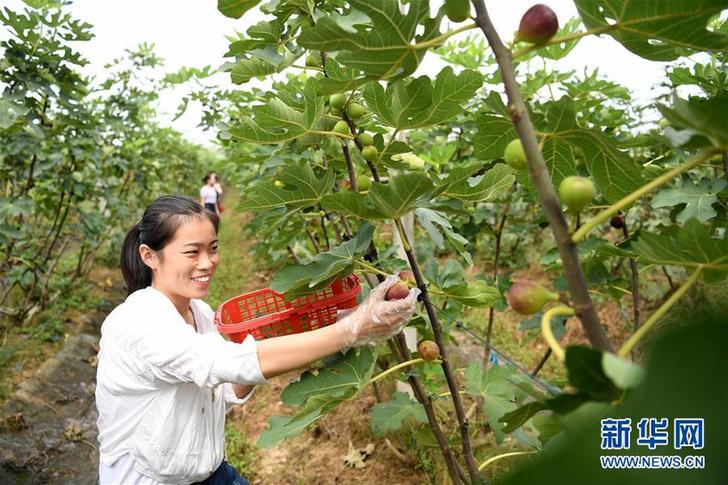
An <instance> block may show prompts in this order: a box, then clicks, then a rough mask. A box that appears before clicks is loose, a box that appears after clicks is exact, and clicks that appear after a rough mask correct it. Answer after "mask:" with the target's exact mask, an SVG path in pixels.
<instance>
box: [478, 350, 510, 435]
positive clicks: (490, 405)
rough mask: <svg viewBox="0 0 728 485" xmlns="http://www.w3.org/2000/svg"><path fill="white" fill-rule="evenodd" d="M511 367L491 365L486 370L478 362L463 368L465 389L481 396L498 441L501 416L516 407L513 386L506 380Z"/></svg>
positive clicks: (501, 424)
mask: <svg viewBox="0 0 728 485" xmlns="http://www.w3.org/2000/svg"><path fill="white" fill-rule="evenodd" d="M511 374H513V369H512V368H511V367H498V366H493V367H490V368H488V369H487V370H486V369H485V368H484V367H483V364H482V363H480V362H474V363H472V364H470V365H469V366H468V367H467V369H465V390H466V391H467V392H468V394H470V395H471V396H475V397H482V398H483V409H484V411H485V415H486V417H487V419H488V423H489V424H490V428H491V429H492V430H493V434H494V435H495V437H496V440H497V441H498V443H500V442H501V441H503V437H504V432H503V428H504V425H503V423H502V422H500V419H501V417H503V415H505V414H506V413H507V412H509V411H512V410H513V409H515V408H516V404H515V403H514V400H515V397H516V395H515V386H514V385H513V384H512V383H511V382H510V381H509V380H508V378H509V376H510V375H511Z"/></svg>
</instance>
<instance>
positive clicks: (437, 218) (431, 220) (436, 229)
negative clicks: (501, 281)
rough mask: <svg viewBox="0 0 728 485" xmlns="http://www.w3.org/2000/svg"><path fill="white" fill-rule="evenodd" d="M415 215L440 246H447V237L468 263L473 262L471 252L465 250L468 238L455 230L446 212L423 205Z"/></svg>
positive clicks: (442, 247)
mask: <svg viewBox="0 0 728 485" xmlns="http://www.w3.org/2000/svg"><path fill="white" fill-rule="evenodd" d="M415 215H416V216H417V220H418V221H419V222H420V224H421V225H422V227H424V228H425V230H426V231H427V233H428V234H429V235H430V238H431V239H432V241H433V242H434V243H435V245H436V246H437V247H438V248H440V249H444V248H445V237H446V238H447V240H448V241H450V243H451V244H452V245H453V246H454V247H455V249H457V251H458V253H460V255H461V256H463V257H464V258H465V260H466V261H467V262H468V265H470V264H471V263H472V258H471V256H470V253H468V252H467V251H466V250H465V245H466V244H468V240H467V239H465V238H464V237H463V236H461V235H460V234H458V233H457V232H455V230H454V229H453V227H452V224H450V221H449V220H448V218H447V216H446V215H445V214H444V213H442V212H439V211H436V210H432V209H426V208H423V207H421V208H419V209H416V210H415ZM443 234H444V237H443Z"/></svg>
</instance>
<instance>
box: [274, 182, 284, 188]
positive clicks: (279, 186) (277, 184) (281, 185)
mask: <svg viewBox="0 0 728 485" xmlns="http://www.w3.org/2000/svg"><path fill="white" fill-rule="evenodd" d="M273 185H275V186H276V187H278V188H279V189H280V188H281V187H283V182H281V181H280V180H275V181H273Z"/></svg>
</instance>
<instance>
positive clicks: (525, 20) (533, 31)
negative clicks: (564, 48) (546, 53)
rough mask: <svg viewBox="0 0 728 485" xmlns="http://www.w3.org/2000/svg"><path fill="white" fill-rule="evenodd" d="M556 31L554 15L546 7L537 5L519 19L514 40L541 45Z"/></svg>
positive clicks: (556, 24) (556, 22) (557, 28)
mask: <svg viewBox="0 0 728 485" xmlns="http://www.w3.org/2000/svg"><path fill="white" fill-rule="evenodd" d="M557 30H559V19H558V18H556V13H555V12H554V11H553V10H551V8H550V7H548V6H547V5H544V4H542V3H537V4H536V5H534V6H533V7H531V8H529V9H528V10H526V13H524V14H523V17H521V24H520V25H519V26H518V33H517V34H516V40H517V41H525V42H530V43H532V44H536V45H541V44H545V43H546V42H548V41H549V39H551V37H553V36H554V34H555V33H556V31H557Z"/></svg>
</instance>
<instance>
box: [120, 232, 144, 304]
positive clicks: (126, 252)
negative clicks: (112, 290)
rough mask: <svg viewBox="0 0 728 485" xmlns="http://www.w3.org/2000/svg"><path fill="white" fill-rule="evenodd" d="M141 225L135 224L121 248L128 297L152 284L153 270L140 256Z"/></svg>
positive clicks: (122, 267) (122, 270) (122, 271)
mask: <svg viewBox="0 0 728 485" xmlns="http://www.w3.org/2000/svg"><path fill="white" fill-rule="evenodd" d="M140 233H141V230H140V224H135V225H134V227H132V228H131V230H130V231H129V232H127V233H126V237H124V243H123V244H122V246H121V273H122V274H123V275H124V281H125V282H126V294H127V296H129V295H131V294H132V293H134V292H135V291H136V290H141V289H142V288H146V287H147V286H149V285H151V284H152V270H151V269H150V268H149V266H147V265H146V264H144V261H142V257H141V256H140V255H139V246H140V245H141V242H140V240H139V239H140V236H139V235H140Z"/></svg>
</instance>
